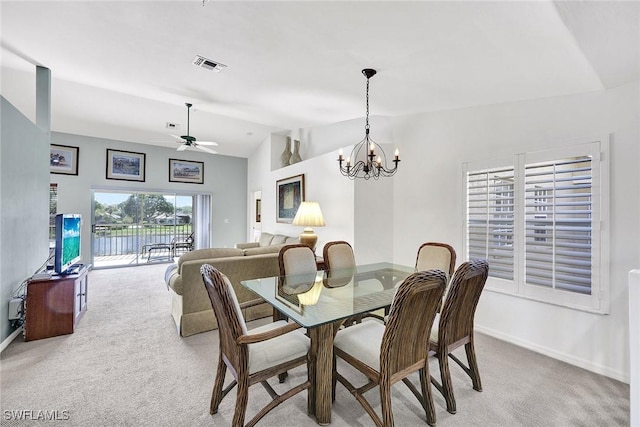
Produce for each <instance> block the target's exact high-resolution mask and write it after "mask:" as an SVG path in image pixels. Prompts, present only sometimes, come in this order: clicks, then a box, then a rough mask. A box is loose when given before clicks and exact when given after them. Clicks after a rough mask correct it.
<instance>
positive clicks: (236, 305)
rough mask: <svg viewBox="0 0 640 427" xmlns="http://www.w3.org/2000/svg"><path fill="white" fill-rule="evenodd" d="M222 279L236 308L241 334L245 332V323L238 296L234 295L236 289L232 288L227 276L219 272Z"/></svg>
mask: <svg viewBox="0 0 640 427" xmlns="http://www.w3.org/2000/svg"><path fill="white" fill-rule="evenodd" d="M220 274H221V275H222V277H223V279H224V284H225V285H227V292H229V295H231V299H232V300H233V308H235V310H236V315H237V316H238V321H239V322H240V327H241V328H242V334H243V335H245V334H247V324H246V323H245V321H244V316H243V315H242V309H241V308H240V304H239V303H238V297H237V296H236V291H235V290H234V289H233V285H232V284H231V281H230V280H229V278H228V277H227V276H226V275H224V274H223V273H220Z"/></svg>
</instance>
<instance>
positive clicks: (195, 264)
mask: <svg viewBox="0 0 640 427" xmlns="http://www.w3.org/2000/svg"><path fill="white" fill-rule="evenodd" d="M263 234H265V233H263ZM285 237H286V236H285ZM297 242H298V239H297V238H289V240H287V239H286V238H285V241H284V243H281V244H277V245H266V246H259V245H254V244H252V245H250V246H252V247H249V248H244V249H240V248H214V249H197V250H194V251H191V252H187V253H186V254H184V255H182V256H181V257H180V258H179V259H178V262H177V263H176V264H175V265H173V266H170V267H169V268H168V269H167V272H166V274H165V281H166V283H167V287H168V288H169V291H170V292H171V316H172V317H173V319H174V321H175V323H176V327H177V329H178V333H180V335H181V336H183V337H187V336H189V335H193V334H197V333H200V332H205V331H210V330H212V329H216V328H217V327H218V322H217V321H216V318H215V315H214V314H213V310H212V308H211V302H210V301H209V296H208V295H207V292H206V290H205V288H204V284H203V281H202V276H201V275H200V267H201V266H202V265H203V264H211V265H212V266H214V267H215V268H217V269H218V270H220V271H221V272H223V273H224V274H225V275H226V276H227V277H228V278H229V280H230V281H231V283H232V285H233V288H234V290H235V292H236V296H237V298H238V302H240V303H243V302H246V301H251V300H254V299H256V298H258V296H257V295H256V294H254V293H253V292H251V291H249V290H247V289H246V288H245V287H244V286H242V284H241V283H240V282H241V281H242V280H249V279H257V278H261V277H271V276H277V275H278V274H279V267H278V253H279V251H280V248H281V247H282V246H284V245H286V244H291V243H297ZM258 243H259V242H258ZM243 314H244V317H245V319H246V320H254V319H259V318H262V317H268V316H271V314H272V309H271V306H269V305H268V304H266V303H264V304H259V305H257V306H253V307H249V308H247V309H245V311H244V313H243Z"/></svg>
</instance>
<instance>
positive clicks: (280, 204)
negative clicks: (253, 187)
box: [276, 174, 304, 224]
mask: <svg viewBox="0 0 640 427" xmlns="http://www.w3.org/2000/svg"><path fill="white" fill-rule="evenodd" d="M276 198H277V200H276V218H277V222H284V223H289V224H291V223H292V222H293V218H294V217H295V216H296V212H297V211H298V207H299V206H300V203H302V202H303V201H304V174H302V175H296V176H292V177H289V178H285V179H281V180H278V181H277V182H276Z"/></svg>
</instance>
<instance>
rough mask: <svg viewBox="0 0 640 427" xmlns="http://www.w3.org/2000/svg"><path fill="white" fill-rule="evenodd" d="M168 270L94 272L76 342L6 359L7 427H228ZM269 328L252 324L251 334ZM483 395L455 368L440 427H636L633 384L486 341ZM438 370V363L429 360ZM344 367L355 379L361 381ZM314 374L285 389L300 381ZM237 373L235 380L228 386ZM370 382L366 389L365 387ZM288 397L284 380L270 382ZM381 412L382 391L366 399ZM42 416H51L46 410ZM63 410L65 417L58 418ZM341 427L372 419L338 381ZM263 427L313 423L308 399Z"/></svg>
mask: <svg viewBox="0 0 640 427" xmlns="http://www.w3.org/2000/svg"><path fill="white" fill-rule="evenodd" d="M164 269H165V265H162V264H160V265H149V266H141V267H131V268H120V269H112V270H96V271H92V272H91V273H90V276H89V294H88V298H89V305H88V311H87V313H86V314H85V316H84V318H83V319H82V320H81V321H80V324H79V325H78V328H77V329H76V332H75V333H74V334H72V335H66V336H61V337H55V338H49V339H44V340H39V341H32V342H24V341H23V340H22V338H18V339H16V340H15V341H14V342H13V343H12V344H11V345H9V347H8V348H7V349H6V350H5V351H4V352H3V353H2V355H1V357H0V374H1V380H0V381H1V382H0V393H1V395H0V400H1V402H0V407H1V410H2V415H1V416H0V417H1V419H0V424H2V425H7V426H32V425H33V426H36V425H37V426H42V425H46V426H50V425H51V426H56V425H60V426H212V425H215V426H222V425H230V423H231V419H232V417H233V409H234V405H235V395H234V394H233V393H231V394H229V395H228V396H227V397H226V398H225V399H224V400H223V402H222V404H221V407H220V412H219V413H218V414H216V415H213V416H211V415H209V412H208V408H209V399H210V397H211V388H212V386H213V379H214V375H215V366H216V363H217V352H218V343H217V341H218V333H217V331H211V332H207V333H203V334H198V335H195V336H191V337H188V338H180V337H179V335H178V333H177V332H176V330H175V326H174V323H173V320H172V319H171V316H170V314H169V312H170V297H169V293H168V292H167V289H166V286H165V285H164V282H163V273H164ZM261 323H264V321H258V322H252V323H250V324H249V327H252V326H257V325H259V324H261ZM476 345H477V348H476V350H477V353H478V362H479V366H480V374H481V377H482V383H483V389H484V391H483V392H481V393H478V392H476V391H474V390H473V389H472V388H471V380H470V379H469V378H468V377H467V376H466V375H465V374H464V373H463V372H462V371H461V370H460V369H459V368H458V367H457V366H456V365H455V364H452V365H451V366H452V368H451V369H452V373H453V382H454V389H455V395H456V400H457V407H458V413H457V414H455V415H451V414H449V413H448V412H447V411H446V408H445V403H444V399H443V398H442V396H440V395H439V394H438V393H437V391H436V390H435V389H434V396H435V399H436V413H437V417H438V425H439V426H443V427H444V426H540V425H544V426H628V425H629V386H628V385H627V384H624V383H620V382H618V381H615V380H612V379H609V378H607V377H603V376H600V375H596V374H593V373H590V372H588V371H585V370H583V369H580V368H576V367H574V366H571V365H568V364H565V363H562V362H559V361H556V360H554V359H550V358H548V357H545V356H542V355H539V354H536V353H533V352H530V351H528V350H525V349H522V348H519V347H516V346H513V345H511V344H508V343H505V342H502V341H499V340H496V339H494V338H491V337H488V336H485V335H481V334H478V336H477V344H476ZM431 368H432V373H437V372H438V371H437V361H435V360H434V361H433V363H432V364H431ZM338 369H339V370H340V371H341V372H344V373H346V374H347V375H346V376H347V377H348V378H349V379H350V380H353V381H358V378H360V377H359V376H358V374H356V373H355V372H354V371H351V370H349V368H348V367H347V366H345V365H342V364H341V365H339V366H338ZM305 374H306V371H305V370H304V369H302V368H301V369H297V370H294V371H292V372H290V375H289V379H288V380H287V384H285V385H287V386H288V385H289V384H293V383H294V382H295V383H298V382H301V381H302V380H303V378H304V376H305ZM229 381H230V376H227V382H229ZM363 382H364V381H361V382H358V384H361V383H363ZM272 383H273V384H274V386H275V387H276V389H278V388H279V387H278V384H277V381H273V382H272ZM368 395H369V399H370V401H371V402H372V403H374V407H375V408H376V410H377V411H378V412H380V404H379V398H378V394H377V391H376V390H372V391H370V392H369V393H368ZM268 399H269V396H268V394H267V393H266V392H265V391H264V389H263V388H262V387H261V386H259V385H256V386H253V387H251V389H250V393H249V409H248V411H247V412H248V415H247V420H249V419H250V418H251V416H252V415H253V414H255V413H256V412H257V410H258V408H259V407H262V406H263V405H264V404H266V403H267V401H268ZM392 399H393V412H394V417H395V422H396V425H398V426H426V425H427V424H426V423H425V421H424V420H425V418H424V413H423V411H422V410H421V407H420V406H419V404H418V402H417V400H416V399H415V398H414V397H413V395H412V394H411V393H410V392H409V391H408V389H407V388H406V387H405V386H404V385H403V384H397V385H395V386H394V388H393V396H392ZM21 410H25V411H33V412H31V414H32V416H33V417H36V416H37V415H38V414H39V412H38V411H49V414H51V413H52V411H57V416H58V418H68V419H59V420H58V421H55V420H54V421H51V420H36V421H15V420H13V419H11V416H10V414H11V411H21ZM40 414H43V413H40ZM54 414H55V413H54ZM332 414H333V415H332V417H333V418H332V423H331V425H332V426H371V425H373V423H372V421H371V419H370V418H369V416H368V415H367V414H366V413H365V412H364V410H363V409H362V407H361V406H360V405H359V404H358V403H357V402H356V400H355V399H354V398H353V397H352V396H351V395H350V394H349V393H348V392H347V391H346V390H345V388H344V387H342V386H341V385H338V389H337V397H336V402H335V404H334V407H333V413H332ZM259 425H265V426H303V425H309V426H312V425H315V421H314V419H313V418H310V417H308V416H307V414H306V393H304V392H303V393H301V394H299V395H297V396H296V397H294V398H293V399H291V400H289V401H287V402H285V403H284V404H283V405H281V406H279V407H278V408H276V409H274V410H273V411H272V412H271V413H270V414H268V415H267V416H266V417H265V418H263V420H262V421H261V422H260V424H259Z"/></svg>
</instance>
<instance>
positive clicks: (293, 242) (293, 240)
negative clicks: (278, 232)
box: [284, 237, 300, 245]
mask: <svg viewBox="0 0 640 427" xmlns="http://www.w3.org/2000/svg"><path fill="white" fill-rule="evenodd" d="M284 243H285V244H287V245H296V244H298V243H300V239H299V238H298V237H287V240H286V241H285V242H284Z"/></svg>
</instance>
